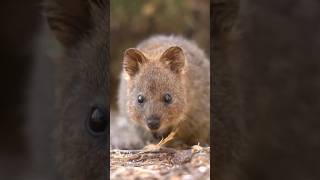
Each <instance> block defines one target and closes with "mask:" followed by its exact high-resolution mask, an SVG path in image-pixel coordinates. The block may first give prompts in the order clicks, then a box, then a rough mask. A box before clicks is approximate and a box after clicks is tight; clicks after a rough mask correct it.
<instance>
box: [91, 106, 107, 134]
mask: <svg viewBox="0 0 320 180" xmlns="http://www.w3.org/2000/svg"><path fill="white" fill-rule="evenodd" d="M86 126H87V130H88V131H89V133H90V134H91V135H93V136H99V135H101V134H103V133H104V132H105V131H106V129H107V115H106V108H104V107H100V106H95V107H93V108H92V109H91V112H90V114H89V117H88V119H87V124H86Z"/></svg>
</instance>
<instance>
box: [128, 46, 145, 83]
mask: <svg viewBox="0 0 320 180" xmlns="http://www.w3.org/2000/svg"><path fill="white" fill-rule="evenodd" d="M145 62H147V58H146V57H145V56H144V55H143V53H142V52H141V51H139V50H138V49H135V48H130V49H127V50H126V51H125V52H124V56H123V69H124V71H125V72H126V73H127V74H128V75H129V76H131V77H132V76H134V75H135V74H136V73H137V72H138V71H139V68H140V66H141V65H142V64H144V63H145Z"/></svg>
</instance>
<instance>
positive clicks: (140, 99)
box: [138, 95, 144, 104]
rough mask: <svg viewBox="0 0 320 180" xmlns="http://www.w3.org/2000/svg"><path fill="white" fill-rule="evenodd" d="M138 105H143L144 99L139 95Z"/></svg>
mask: <svg viewBox="0 0 320 180" xmlns="http://www.w3.org/2000/svg"><path fill="white" fill-rule="evenodd" d="M138 103H139V104H142V103H144V97H143V96H142V95H139V96H138Z"/></svg>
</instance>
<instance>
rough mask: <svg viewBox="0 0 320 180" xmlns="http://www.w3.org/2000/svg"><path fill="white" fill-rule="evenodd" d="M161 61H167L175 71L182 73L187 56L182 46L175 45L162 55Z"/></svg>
mask: <svg viewBox="0 0 320 180" xmlns="http://www.w3.org/2000/svg"><path fill="white" fill-rule="evenodd" d="M160 61H161V62H163V63H165V64H166V65H167V66H168V67H169V68H170V69H171V70H172V71H173V72H175V73H180V72H181V71H182V70H183V68H184V65H185V56H184V54H183V50H182V49H181V48H180V47H178V46H173V47H170V48H169V49H167V50H166V51H165V52H164V53H163V54H162V55H161V57H160Z"/></svg>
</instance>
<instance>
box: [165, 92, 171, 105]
mask: <svg viewBox="0 0 320 180" xmlns="http://www.w3.org/2000/svg"><path fill="white" fill-rule="evenodd" d="M163 100H164V102H165V103H167V104H170V103H171V102H172V97H171V95H170V94H165V95H164V97H163Z"/></svg>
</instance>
